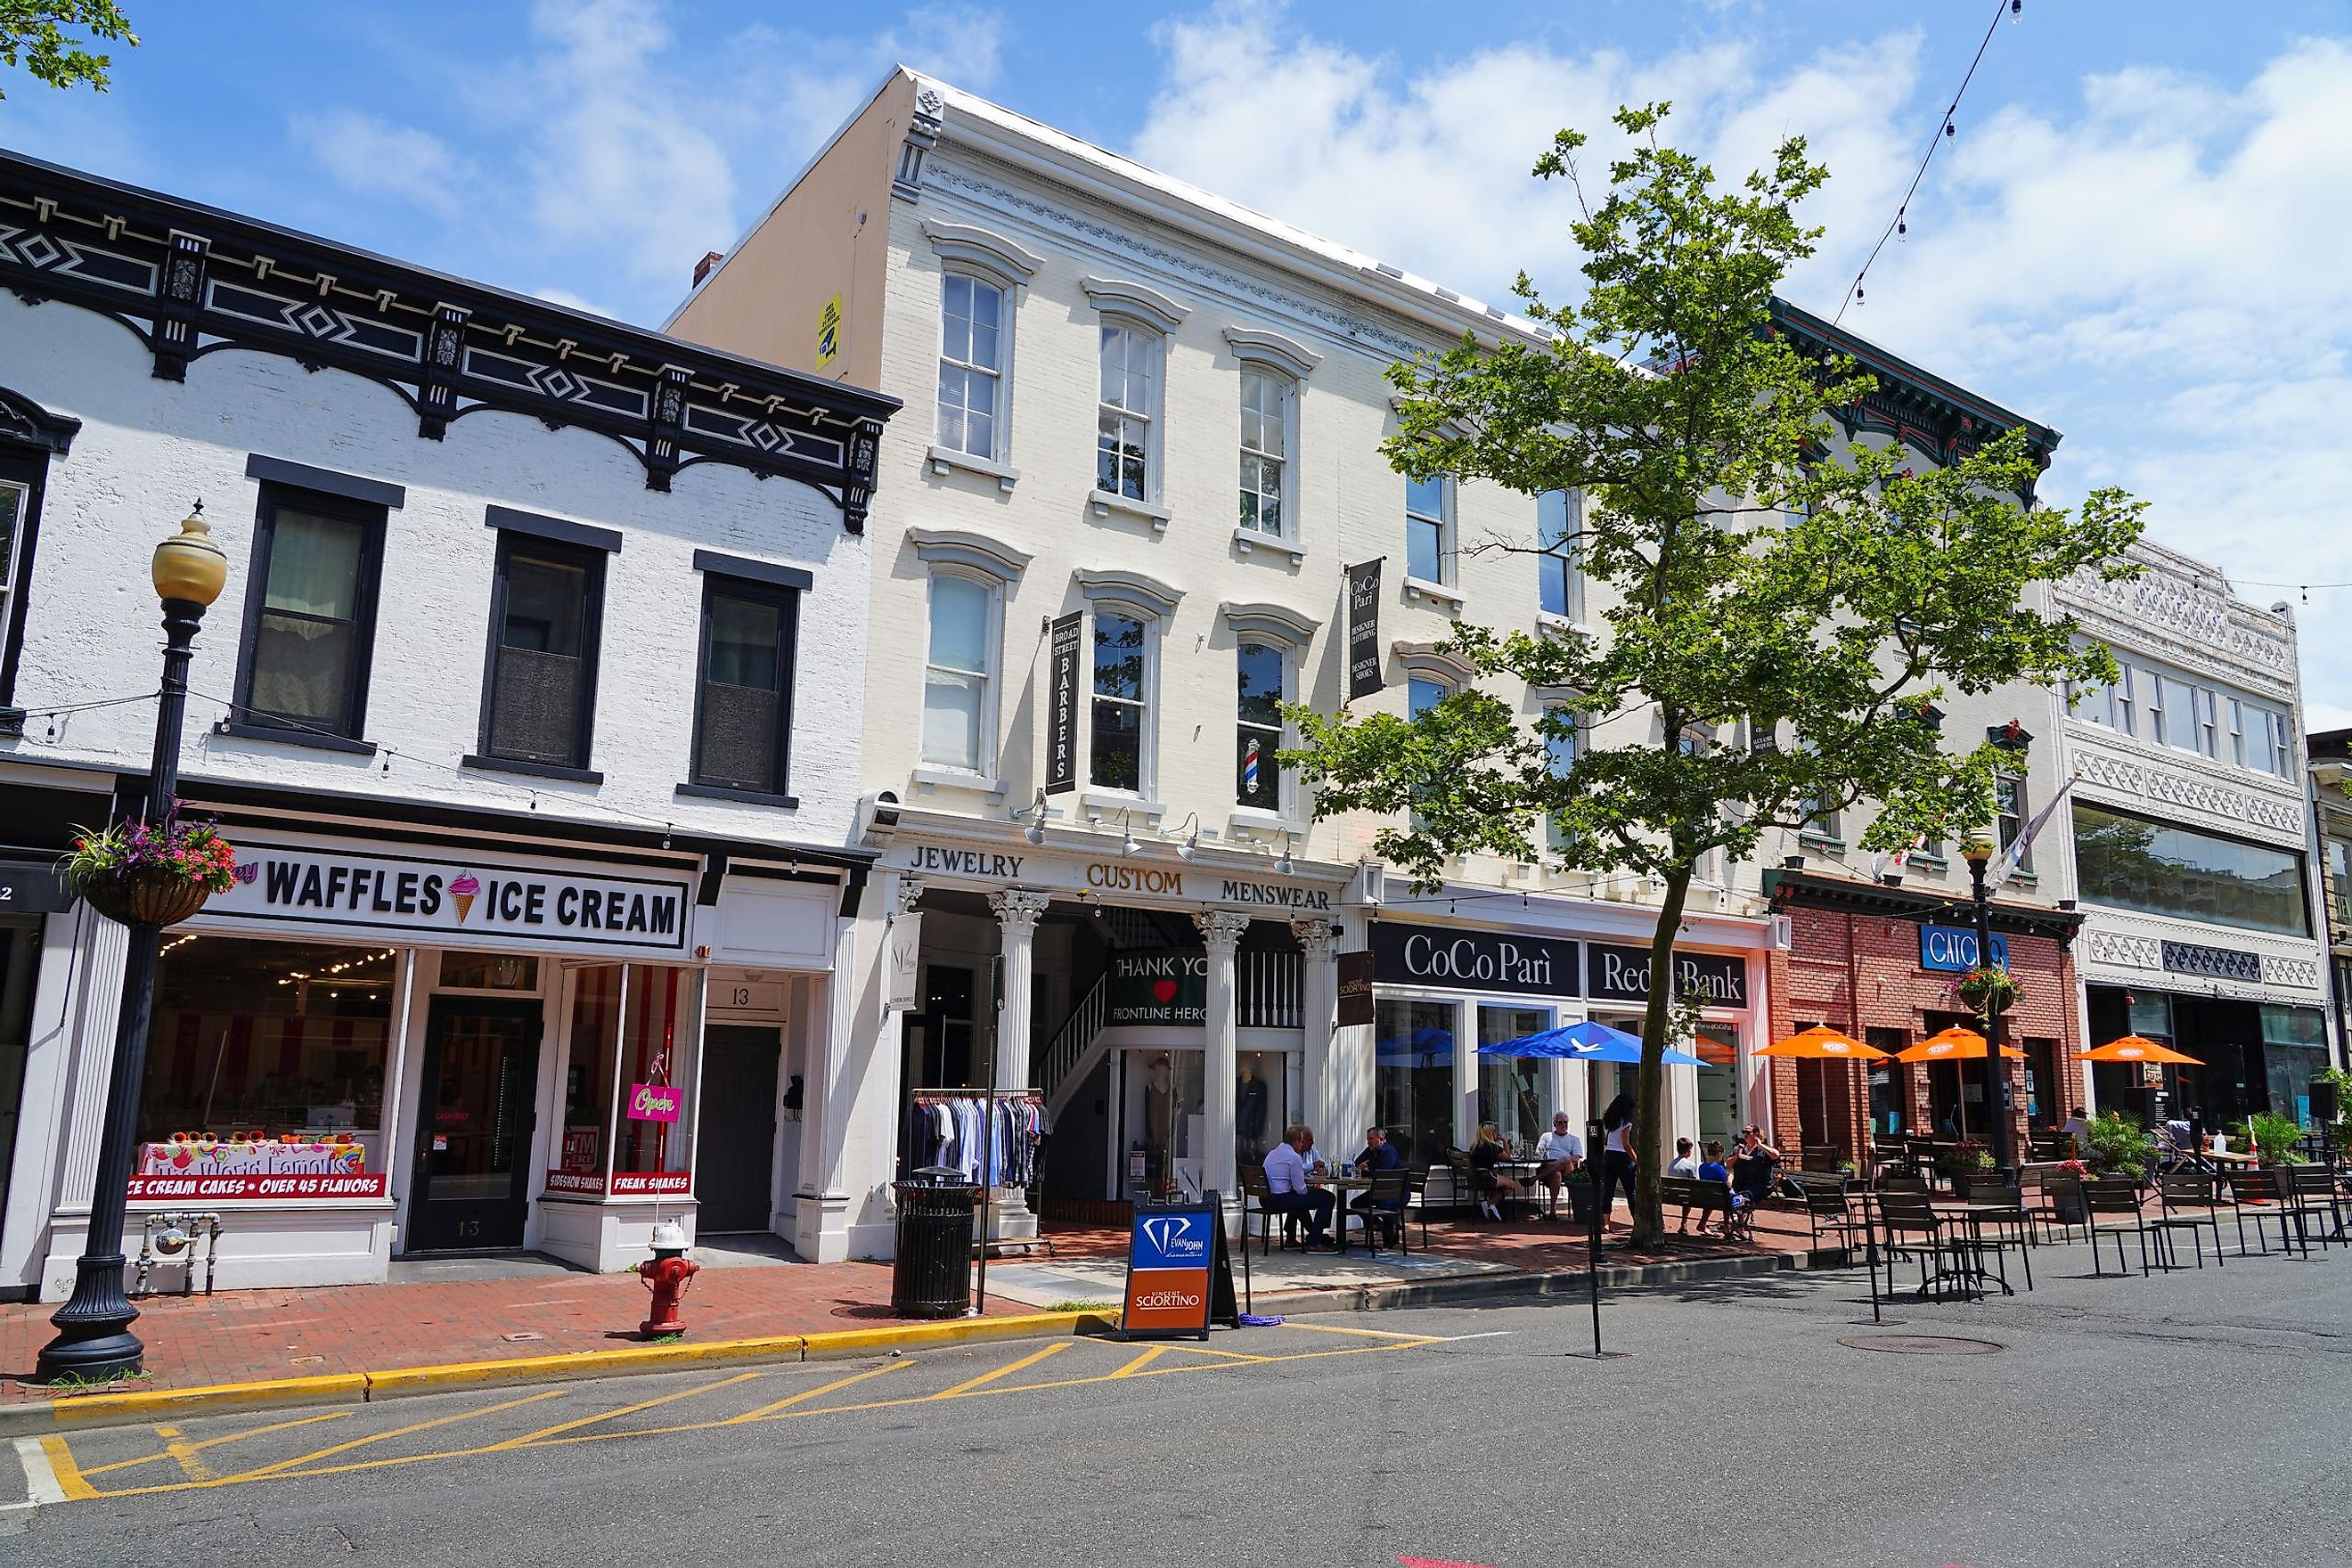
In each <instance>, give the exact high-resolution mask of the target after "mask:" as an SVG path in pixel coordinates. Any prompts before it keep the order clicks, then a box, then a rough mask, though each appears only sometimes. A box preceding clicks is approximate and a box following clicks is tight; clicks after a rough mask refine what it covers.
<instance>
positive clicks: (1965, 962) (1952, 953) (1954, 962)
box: [1919, 925, 2009, 974]
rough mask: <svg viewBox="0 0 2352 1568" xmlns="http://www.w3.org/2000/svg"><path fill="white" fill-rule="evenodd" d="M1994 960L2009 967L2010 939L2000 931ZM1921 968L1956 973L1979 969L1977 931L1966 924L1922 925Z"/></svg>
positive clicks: (1996, 936) (1993, 951)
mask: <svg viewBox="0 0 2352 1568" xmlns="http://www.w3.org/2000/svg"><path fill="white" fill-rule="evenodd" d="M1992 961H1993V963H1995V964H1996V965H1998V966H1999V967H2000V968H2002V969H2007V968H2008V967H2009V938H2007V937H2005V936H2003V935H2001V934H2000V932H1999V931H1995V932H1994V933H1993V938H1992ZM1919 967H1920V968H1922V969H1941V970H1944V971H1947V972H1948V973H1953V974H1958V973H1961V972H1962V971H1964V970H1969V969H1974V968H1976V967H1977V933H1976V932H1974V931H1970V930H1969V929H1968V927H1966V926H1928V925H1923V926H1921V927H1920V928H1919Z"/></svg>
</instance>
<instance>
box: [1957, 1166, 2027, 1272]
mask: <svg viewBox="0 0 2352 1568" xmlns="http://www.w3.org/2000/svg"><path fill="white" fill-rule="evenodd" d="M1969 1222H1970V1223H1969V1242H1970V1245H1972V1246H1973V1247H1976V1248H1977V1252H1978V1259H1979V1262H1978V1266H1979V1268H1981V1267H1982V1266H1983V1254H1984V1252H1985V1251H1986V1250H1987V1249H1990V1251H1991V1253H1992V1255H1993V1263H1994V1267H1995V1268H1996V1269H1997V1270H1998V1271H1999V1273H2000V1282H2001V1284H2002V1285H2003V1286H2004V1287H2006V1286H2007V1285H2008V1284H2009V1262H2008V1249H2009V1248H2011V1247H2015V1248H2017V1260H2018V1261H2019V1262H2020V1263H2021V1264H2023V1265H2024V1266H2025V1288H2026V1289H2029V1290H2031V1289H2033V1253H2032V1245H2033V1216H2032V1215H2031V1214H2029V1213H2028V1212H2027V1211H2026V1207H2025V1194H2024V1192H2023V1191H2022V1190H2021V1188H2019V1186H2018V1185H2017V1184H2015V1183H2014V1182H2011V1183H2007V1184H2003V1183H2000V1182H1993V1181H1988V1180H1987V1179H1986V1178H1984V1177H1982V1176H1979V1177H1977V1178H1976V1179H1974V1180H1973V1181H1971V1182H1969ZM1994 1228H1997V1229H1998V1231H1999V1233H2000V1234H1997V1235H1990V1236H1989V1235H1987V1234H1986V1232H1987V1231H1988V1230H1989V1229H1994Z"/></svg>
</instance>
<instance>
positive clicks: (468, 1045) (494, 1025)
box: [408, 996, 543, 1252]
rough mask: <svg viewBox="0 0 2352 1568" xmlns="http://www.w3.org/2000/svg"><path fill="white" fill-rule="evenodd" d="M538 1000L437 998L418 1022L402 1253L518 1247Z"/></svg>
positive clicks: (535, 1081) (535, 1078) (533, 1119)
mask: <svg viewBox="0 0 2352 1568" xmlns="http://www.w3.org/2000/svg"><path fill="white" fill-rule="evenodd" d="M542 1032H543V1024H542V1019H541V1012H540V1004H539V1003H538V1002H537V1001H536V1000H532V1001H506V1000H491V999H486V998H481V997H474V996H436V997H435V998H434V999H433V1006H432V1010H431V1011H430V1013H429V1014H427V1016H426V1021H425V1074H424V1078H423V1080H422V1083H423V1090H422V1094H421V1096H420V1099H421V1101H422V1103H420V1104H419V1105H418V1107H417V1111H416V1174H415V1178H414V1180H413V1181H412V1182H411V1183H410V1191H409V1197H408V1250H409V1251H411V1252H446V1251H457V1250H467V1251H471V1250H476V1249H496V1248H500V1247H520V1246H521V1245H522V1227H523V1207H524V1205H525V1203H526V1202H527V1201H528V1200H527V1198H526V1196H525V1193H526V1184H527V1182H528V1180H529V1178H530V1142H531V1139H530V1134H531V1129H532V1127H533V1126H534V1125H535V1124H536V1123H537V1121H538V1120H539V1118H538V1113H537V1110H536V1109H535V1100H536V1097H537V1094H538V1089H539V1042H540V1036H541V1033H542Z"/></svg>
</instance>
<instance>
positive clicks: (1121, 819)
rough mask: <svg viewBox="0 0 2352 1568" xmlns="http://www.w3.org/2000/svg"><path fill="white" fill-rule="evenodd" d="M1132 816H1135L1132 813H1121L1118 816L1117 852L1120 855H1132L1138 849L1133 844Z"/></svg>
mask: <svg viewBox="0 0 2352 1568" xmlns="http://www.w3.org/2000/svg"><path fill="white" fill-rule="evenodd" d="M1134 816H1135V814H1134V813H1133V812H1132V811H1122V812H1120V813H1119V814H1118V830H1119V839H1118V852H1119V853H1120V854H1121V855H1132V854H1134V853H1135V852H1136V850H1137V848H1138V847H1139V846H1138V845H1137V843H1136V842H1135V822H1134Z"/></svg>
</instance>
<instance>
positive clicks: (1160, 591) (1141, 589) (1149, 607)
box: [1070, 568, 1184, 619]
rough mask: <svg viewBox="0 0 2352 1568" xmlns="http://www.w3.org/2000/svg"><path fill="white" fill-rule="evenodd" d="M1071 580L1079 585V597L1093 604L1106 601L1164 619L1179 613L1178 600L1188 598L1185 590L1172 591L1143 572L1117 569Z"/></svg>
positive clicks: (1074, 576) (1077, 575)
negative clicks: (1130, 606)
mask: <svg viewBox="0 0 2352 1568" xmlns="http://www.w3.org/2000/svg"><path fill="white" fill-rule="evenodd" d="M1070 579H1071V581H1073V582H1075V583H1076V584H1077V585H1078V595H1079V596H1080V597H1081V598H1083V599H1085V600H1086V601H1087V603H1088V604H1090V605H1092V604H1100V603H1102V602H1104V601H1106V600H1108V601H1111V602H1113V603H1117V604H1122V605H1135V606H1137V607H1138V608H1139V609H1142V610H1146V611H1149V612H1150V614H1152V615H1154V616H1160V617H1161V618H1163V619H1164V618H1166V617H1167V616H1172V615H1174V614H1175V613H1176V605H1177V603H1178V601H1180V600H1181V599H1182V598H1183V597H1184V590H1183V589H1181V588H1171V587H1170V586H1169V585H1168V584H1165V583H1162V582H1161V581H1160V579H1159V578H1157V577H1149V576H1146V575H1145V574H1142V573H1140V572H1128V571H1121V570H1118V569H1116V568H1111V569H1106V570H1104V571H1100V572H1073V573H1071V574H1070Z"/></svg>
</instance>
